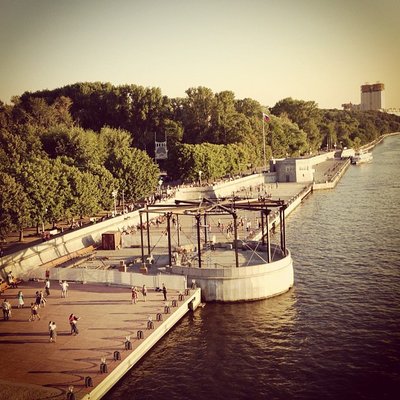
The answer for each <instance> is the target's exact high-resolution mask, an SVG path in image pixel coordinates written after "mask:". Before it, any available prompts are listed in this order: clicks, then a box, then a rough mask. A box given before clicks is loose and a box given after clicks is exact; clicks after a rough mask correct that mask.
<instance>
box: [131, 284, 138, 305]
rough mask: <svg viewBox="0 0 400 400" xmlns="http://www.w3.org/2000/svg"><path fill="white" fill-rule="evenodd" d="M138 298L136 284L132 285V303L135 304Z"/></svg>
mask: <svg viewBox="0 0 400 400" xmlns="http://www.w3.org/2000/svg"><path fill="white" fill-rule="evenodd" d="M137 298H138V292H137V289H136V286H134V287H132V304H136V302H137Z"/></svg>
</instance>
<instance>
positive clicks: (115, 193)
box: [111, 189, 118, 217]
mask: <svg viewBox="0 0 400 400" xmlns="http://www.w3.org/2000/svg"><path fill="white" fill-rule="evenodd" d="M111 194H112V197H114V217H115V216H116V215H117V194H118V190H117V189H115V190H113V191H112V193H111Z"/></svg>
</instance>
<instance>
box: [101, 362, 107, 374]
mask: <svg viewBox="0 0 400 400" xmlns="http://www.w3.org/2000/svg"><path fill="white" fill-rule="evenodd" d="M107 372H108V368H107V364H106V363H101V364H100V373H101V374H106V373H107Z"/></svg>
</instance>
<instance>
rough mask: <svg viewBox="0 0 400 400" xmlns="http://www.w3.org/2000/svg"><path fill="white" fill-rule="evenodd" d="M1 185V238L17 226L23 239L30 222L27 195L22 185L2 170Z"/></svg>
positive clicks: (0, 175) (0, 174)
mask: <svg viewBox="0 0 400 400" xmlns="http://www.w3.org/2000/svg"><path fill="white" fill-rule="evenodd" d="M0 187H1V191H0V238H1V239H4V238H5V237H6V235H7V234H8V233H9V232H10V231H11V230H13V229H14V228H17V229H18V230H19V232H20V238H19V240H20V241H22V240H23V230H24V228H26V227H27V226H28V225H29V223H30V219H29V213H28V204H29V202H28V198H27V195H26V193H25V191H24V188H23V187H22V185H20V184H19V183H18V182H17V181H16V180H15V179H14V178H13V177H12V176H11V175H8V174H6V173H4V172H0Z"/></svg>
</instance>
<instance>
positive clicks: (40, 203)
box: [16, 158, 57, 233]
mask: <svg viewBox="0 0 400 400" xmlns="http://www.w3.org/2000/svg"><path fill="white" fill-rule="evenodd" d="M16 180H17V182H18V183H20V184H21V185H22V187H23V188H24V191H25V193H26V194H27V197H28V199H29V216H27V218H26V219H29V220H30V221H32V222H35V223H36V228H37V233H39V224H44V223H45V222H46V221H47V220H48V219H47V218H48V214H47V213H48V210H49V209H50V206H51V205H52V203H53V201H54V195H55V188H56V181H57V176H56V175H55V173H54V168H53V165H52V164H51V162H50V161H48V160H46V159H40V158H35V159H32V160H31V161H28V162H25V163H23V164H21V165H20V166H19V167H18V169H17V171H16Z"/></svg>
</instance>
